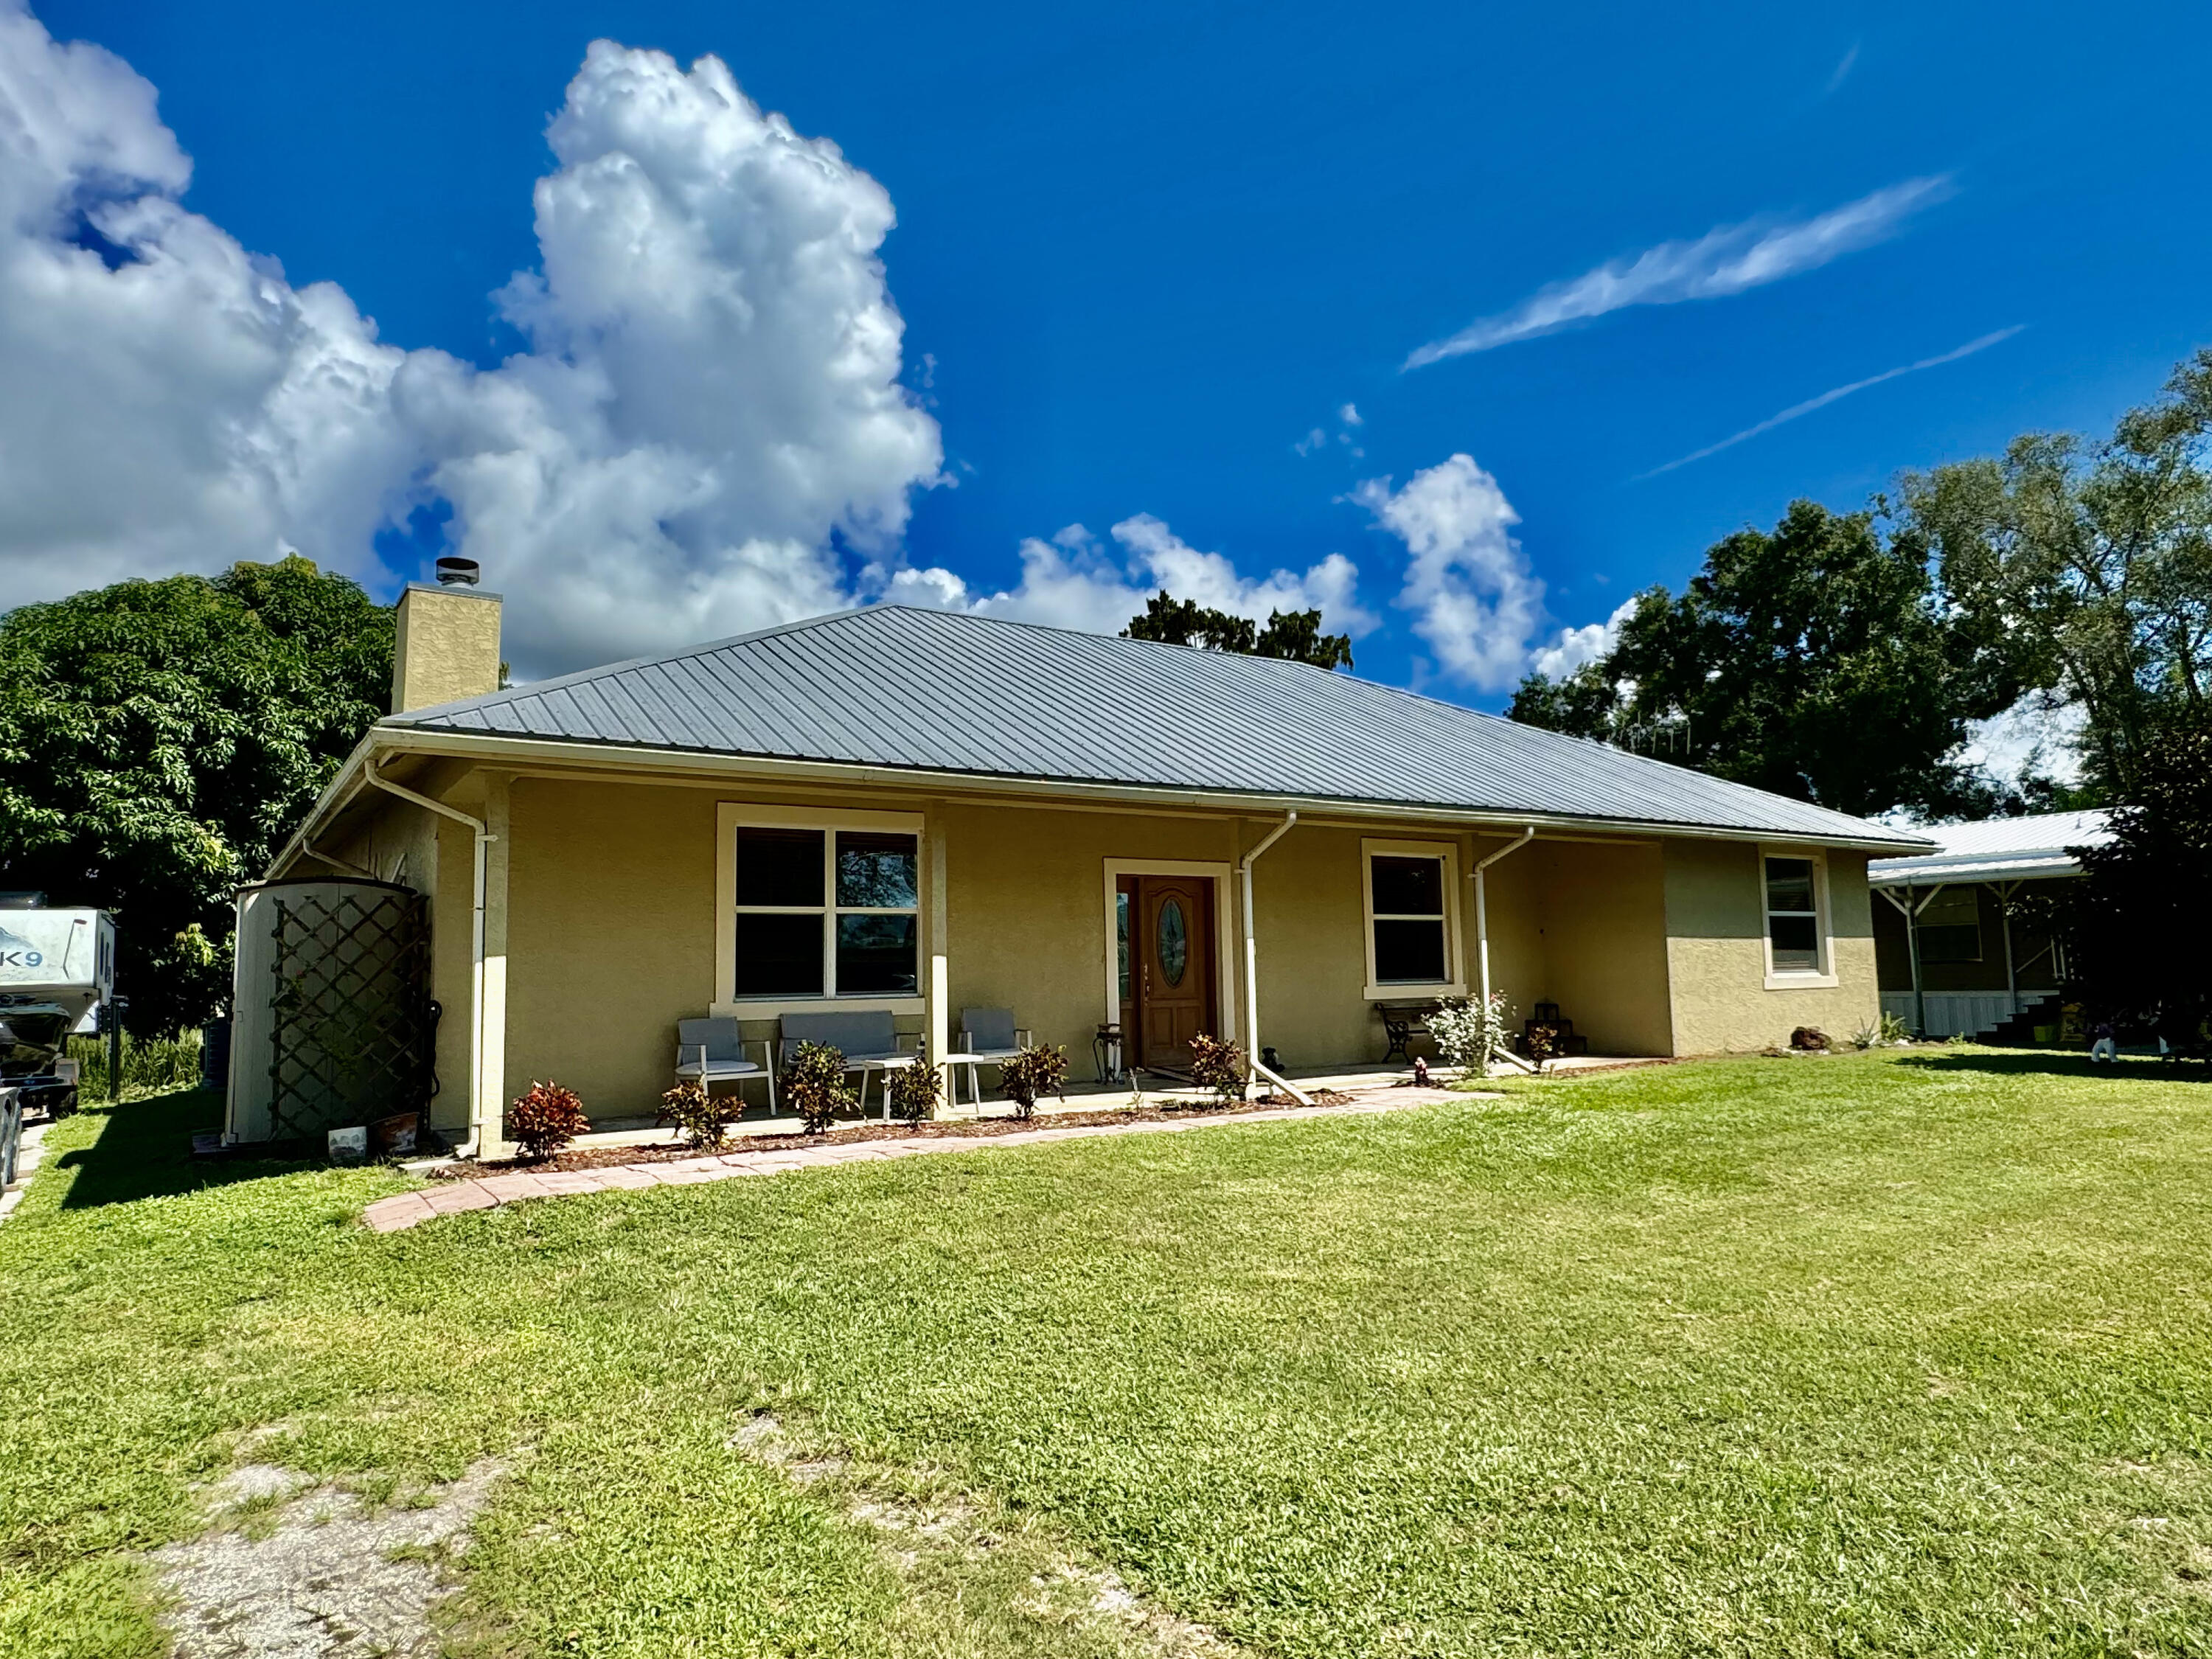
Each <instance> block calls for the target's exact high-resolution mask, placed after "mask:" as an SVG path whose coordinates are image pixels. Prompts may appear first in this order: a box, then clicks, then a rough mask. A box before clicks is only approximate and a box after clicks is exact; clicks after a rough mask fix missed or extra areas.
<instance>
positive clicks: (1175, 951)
mask: <svg viewBox="0 0 2212 1659" xmlns="http://www.w3.org/2000/svg"><path fill="white" fill-rule="evenodd" d="M1136 900H1137V902H1136V903H1135V904H1134V905H1133V907H1132V908H1133V912H1134V915H1133V921H1135V923H1136V927H1135V929H1134V932H1135V935H1136V937H1135V939H1133V941H1132V943H1133V947H1134V948H1133V950H1132V951H1131V955H1132V957H1133V958H1134V960H1133V962H1132V963H1131V964H1130V965H1131V968H1132V969H1133V973H1132V975H1131V977H1132V978H1133V980H1134V981H1136V983H1135V984H1134V985H1133V986H1132V987H1130V988H1131V989H1132V990H1133V992H1134V993H1135V996H1136V1001H1137V1010H1138V1015H1137V1033H1136V1054H1137V1063H1138V1064H1139V1065H1141V1066H1147V1067H1151V1068H1154V1069H1165V1070H1170V1071H1177V1072H1181V1071H1187V1070H1188V1069H1189V1066H1190V1040H1191V1039H1192V1038H1193V1037H1194V1036H1198V1035H1199V1033H1200V1032H1201V1031H1203V1032H1207V1033H1211V1034H1212V1035H1215V1036H1218V1035H1219V1026H1218V1022H1217V1019H1216V1011H1215V1008H1214V1000H1213V992H1214V983H1215V973H1214V962H1213V883H1212V881H1211V880H1210V879H1208V878H1206V877H1204V876H1139V877H1138V878H1137V894H1136Z"/></svg>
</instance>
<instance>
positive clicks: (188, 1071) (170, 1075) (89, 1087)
mask: <svg viewBox="0 0 2212 1659" xmlns="http://www.w3.org/2000/svg"><path fill="white" fill-rule="evenodd" d="M69 1058H70V1059H71V1060H75V1061H76V1063H77V1068H78V1069H77V1088H78V1090H79V1091H80V1092H81V1093H82V1096H83V1097H84V1099H85V1100H86V1101H88V1102H91V1101H95V1100H105V1099H106V1098H107V1094H108V1088H107V1039H106V1037H105V1036H73V1037H71V1038H70V1040H69ZM199 1081H200V1034H199V1033H198V1032H197V1031H185V1032H183V1033H181V1034H180V1035H179V1036H173V1037H152V1036H141V1035H140V1034H139V1033H137V1032H136V1031H125V1032H124V1034H123V1092H124V1094H125V1095H126V1096H129V1095H143V1094H164V1093H167V1092H168V1091H171V1090H174V1089H196V1088H197V1087H198V1086H199Z"/></svg>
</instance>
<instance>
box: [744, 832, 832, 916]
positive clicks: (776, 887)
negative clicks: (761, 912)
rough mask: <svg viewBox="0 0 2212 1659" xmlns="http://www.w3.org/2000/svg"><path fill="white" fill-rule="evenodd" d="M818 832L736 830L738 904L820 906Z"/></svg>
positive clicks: (820, 834) (820, 854) (819, 839)
mask: <svg viewBox="0 0 2212 1659" xmlns="http://www.w3.org/2000/svg"><path fill="white" fill-rule="evenodd" d="M822 843H823V836H822V832H821V831H820V830H819V829H740V830H738V903H739V904H763V905H798V904H805V905H811V906H813V907H814V908H817V909H819V908H821V905H822V850H823V847H822Z"/></svg>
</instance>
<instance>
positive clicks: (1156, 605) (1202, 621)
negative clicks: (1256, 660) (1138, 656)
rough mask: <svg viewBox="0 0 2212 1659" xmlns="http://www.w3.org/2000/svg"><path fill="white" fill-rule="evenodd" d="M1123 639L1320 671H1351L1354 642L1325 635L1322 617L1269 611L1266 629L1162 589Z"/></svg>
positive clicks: (1311, 613) (1314, 613)
mask: <svg viewBox="0 0 2212 1659" xmlns="http://www.w3.org/2000/svg"><path fill="white" fill-rule="evenodd" d="M1121 637H1122V638H1123V639H1125V640H1158V641H1161V642H1162V643H1163V644H1166V645H1192V646H1198V647H1202V648H1203V649H1206V650H1208V651H1233V652H1237V653H1240V654H1242V655H1243V656H1247V657H1279V658H1285V659H1288V660H1290V661H1291V662H1306V663H1311V664H1312V665H1314V666H1315V667H1316V668H1349V667H1351V666H1352V636H1351V635H1349V634H1324V633H1322V631H1321V612H1320V611H1269V612H1268V613H1267V626H1266V627H1264V628H1262V627H1261V626H1260V625H1259V624H1258V623H1255V622H1253V621H1252V619H1251V618H1250V617H1239V616H1235V615H1232V614H1231V612H1229V611H1216V610H1213V609H1212V608H1211V607H1209V606H1206V605H1200V604H1199V603H1198V602H1197V601H1196V600H1194V599H1176V598H1173V597H1172V596H1171V595H1170V593H1169V592H1168V591H1167V589H1165V588H1162V589H1161V590H1160V591H1159V592H1158V593H1157V594H1156V595H1154V596H1153V597H1152V598H1151V599H1147V600H1146V601H1145V611H1144V614H1143V615H1142V616H1140V617H1130V618H1129V625H1128V626H1127V628H1125V629H1122V630H1121Z"/></svg>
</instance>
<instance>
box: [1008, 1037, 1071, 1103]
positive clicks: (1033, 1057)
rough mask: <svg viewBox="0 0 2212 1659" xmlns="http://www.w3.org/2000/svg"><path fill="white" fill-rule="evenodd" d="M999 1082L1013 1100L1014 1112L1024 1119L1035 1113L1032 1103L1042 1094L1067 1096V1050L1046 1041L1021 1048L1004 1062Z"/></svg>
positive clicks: (1038, 1099) (1062, 1097) (1064, 1097)
mask: <svg viewBox="0 0 2212 1659" xmlns="http://www.w3.org/2000/svg"><path fill="white" fill-rule="evenodd" d="M1000 1085H1001V1086H1002V1087H1003V1088H1004V1089H1005V1090H1006V1098H1007V1099H1008V1100H1011V1101H1012V1102H1013V1103H1014V1115H1015V1116H1016V1117H1018V1118H1020V1119H1021V1120H1023V1121H1024V1122H1026V1121H1029V1120H1030V1118H1033V1117H1035V1116H1036V1103H1037V1102H1038V1101H1040V1100H1042V1098H1043V1097H1045V1096H1047V1095H1058V1096H1060V1098H1061V1099H1062V1100H1066V1098H1067V1096H1066V1093H1065V1092H1064V1091H1065V1090H1066V1085H1067V1050H1066V1049H1065V1048H1053V1047H1051V1046H1050V1045H1045V1046H1042V1047H1039V1048H1024V1049H1023V1050H1022V1051H1021V1053H1019V1054H1016V1055H1015V1056H1014V1057H1013V1058H1012V1060H1008V1061H1007V1062H1006V1066H1005V1067H1004V1069H1003V1070H1002V1071H1001V1072H1000Z"/></svg>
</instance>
